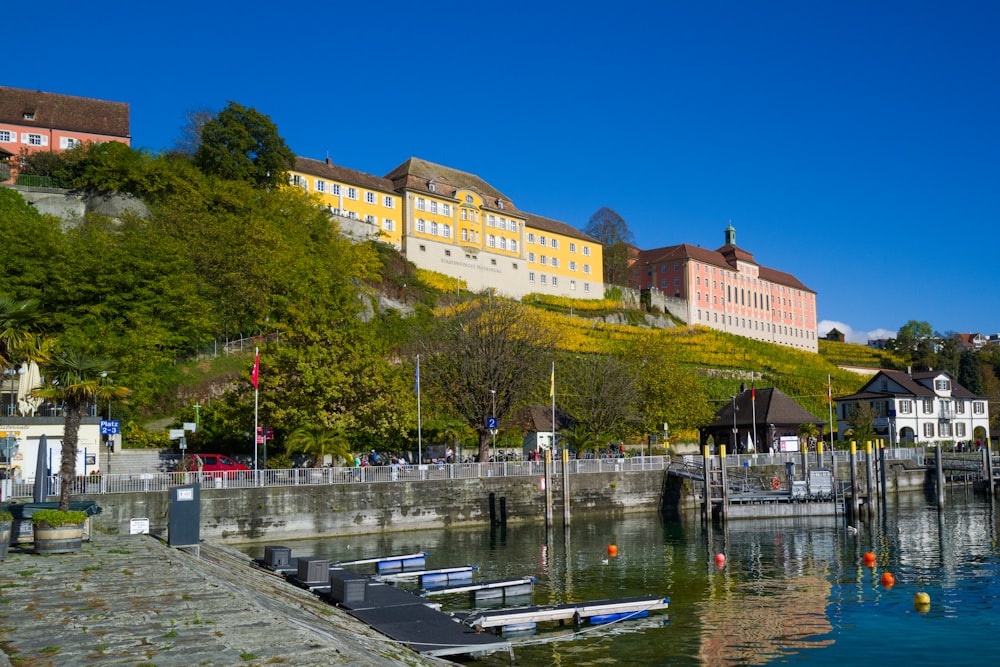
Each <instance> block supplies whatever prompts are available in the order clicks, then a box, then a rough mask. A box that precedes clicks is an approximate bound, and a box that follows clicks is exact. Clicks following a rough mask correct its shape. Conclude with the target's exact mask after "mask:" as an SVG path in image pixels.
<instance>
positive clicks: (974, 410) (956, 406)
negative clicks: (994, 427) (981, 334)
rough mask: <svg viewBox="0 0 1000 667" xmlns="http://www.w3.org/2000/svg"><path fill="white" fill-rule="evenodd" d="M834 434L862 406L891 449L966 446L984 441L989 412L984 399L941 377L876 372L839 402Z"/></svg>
mask: <svg viewBox="0 0 1000 667" xmlns="http://www.w3.org/2000/svg"><path fill="white" fill-rule="evenodd" d="M834 401H835V402H836V404H837V418H838V422H839V423H840V425H841V426H840V431H841V433H843V432H844V430H846V429H847V428H850V427H849V426H848V424H850V421H851V418H852V416H853V415H854V413H855V410H857V407H858V405H861V404H864V403H867V404H868V405H870V406H871V409H872V415H873V416H874V417H875V428H876V432H877V433H878V434H879V436H880V437H886V438H888V443H887V444H897V443H914V442H926V443H948V444H952V443H958V442H964V443H971V444H972V445H975V444H976V442H977V441H980V442H985V441H986V440H987V438H988V437H989V429H990V411H989V403H988V401H987V398H986V397H985V396H976V395H974V394H973V393H972V392H970V391H969V390H968V389H966V388H965V387H963V386H962V385H960V384H958V383H957V382H955V380H954V379H953V378H952V376H951V375H950V374H949V373H946V372H944V371H926V372H921V373H904V372H902V371H889V370H880V371H879V372H878V373H877V374H876V375H875V376H874V377H872V378H871V379H869V380H868V381H867V382H866V383H865V385H864V386H863V387H862V388H861V390H860V391H858V392H857V393H856V394H851V395H850V396H840V397H838V398H836V399H834Z"/></svg>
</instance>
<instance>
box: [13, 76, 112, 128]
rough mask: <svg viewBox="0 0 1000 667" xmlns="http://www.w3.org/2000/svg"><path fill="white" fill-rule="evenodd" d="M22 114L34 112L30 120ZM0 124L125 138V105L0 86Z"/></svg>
mask: <svg viewBox="0 0 1000 667" xmlns="http://www.w3.org/2000/svg"><path fill="white" fill-rule="evenodd" d="M25 114H34V119H33V120H27V119H25V117H24V116H25ZM0 123H7V124H10V125H20V126H37V127H38V128H39V129H40V130H41V129H53V130H66V131H70V132H86V133H88V134H101V135H104V136H108V137H122V138H129V137H130V136H131V135H130V134H129V133H130V131H131V128H130V126H129V106H128V104H127V103H125V102H106V101H104V100H95V99H91V98H88V97H74V96H72V95H57V94H56V93H43V92H42V91H40V90H22V89H20V88H8V87H6V86H0Z"/></svg>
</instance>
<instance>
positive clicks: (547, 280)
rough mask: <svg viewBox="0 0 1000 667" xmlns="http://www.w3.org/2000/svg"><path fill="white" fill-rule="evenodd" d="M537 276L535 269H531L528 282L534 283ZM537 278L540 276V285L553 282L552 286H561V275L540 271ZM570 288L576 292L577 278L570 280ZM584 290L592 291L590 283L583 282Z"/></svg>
mask: <svg viewBox="0 0 1000 667" xmlns="http://www.w3.org/2000/svg"><path fill="white" fill-rule="evenodd" d="M535 278H536V275H535V272H534V271H529V272H528V282H529V283H532V284H534V283H535ZM537 278H538V284H540V285H549V284H551V285H552V287H559V276H548V275H546V274H544V273H539V274H538V275H537ZM569 289H570V291H571V292H575V291H576V281H575V280H570V281H569ZM583 291H584V292H589V291H590V283H583Z"/></svg>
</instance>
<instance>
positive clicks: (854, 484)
mask: <svg viewBox="0 0 1000 667" xmlns="http://www.w3.org/2000/svg"><path fill="white" fill-rule="evenodd" d="M850 461H851V507H850V508H849V510H850V511H849V512H848V513H847V515H848V520H849V521H854V520H855V519H856V518H857V516H858V443H857V442H855V441H854V440H851V458H850Z"/></svg>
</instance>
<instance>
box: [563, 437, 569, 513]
mask: <svg viewBox="0 0 1000 667" xmlns="http://www.w3.org/2000/svg"><path fill="white" fill-rule="evenodd" d="M562 492H563V525H564V526H568V525H569V450H568V449H563V450H562Z"/></svg>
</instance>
